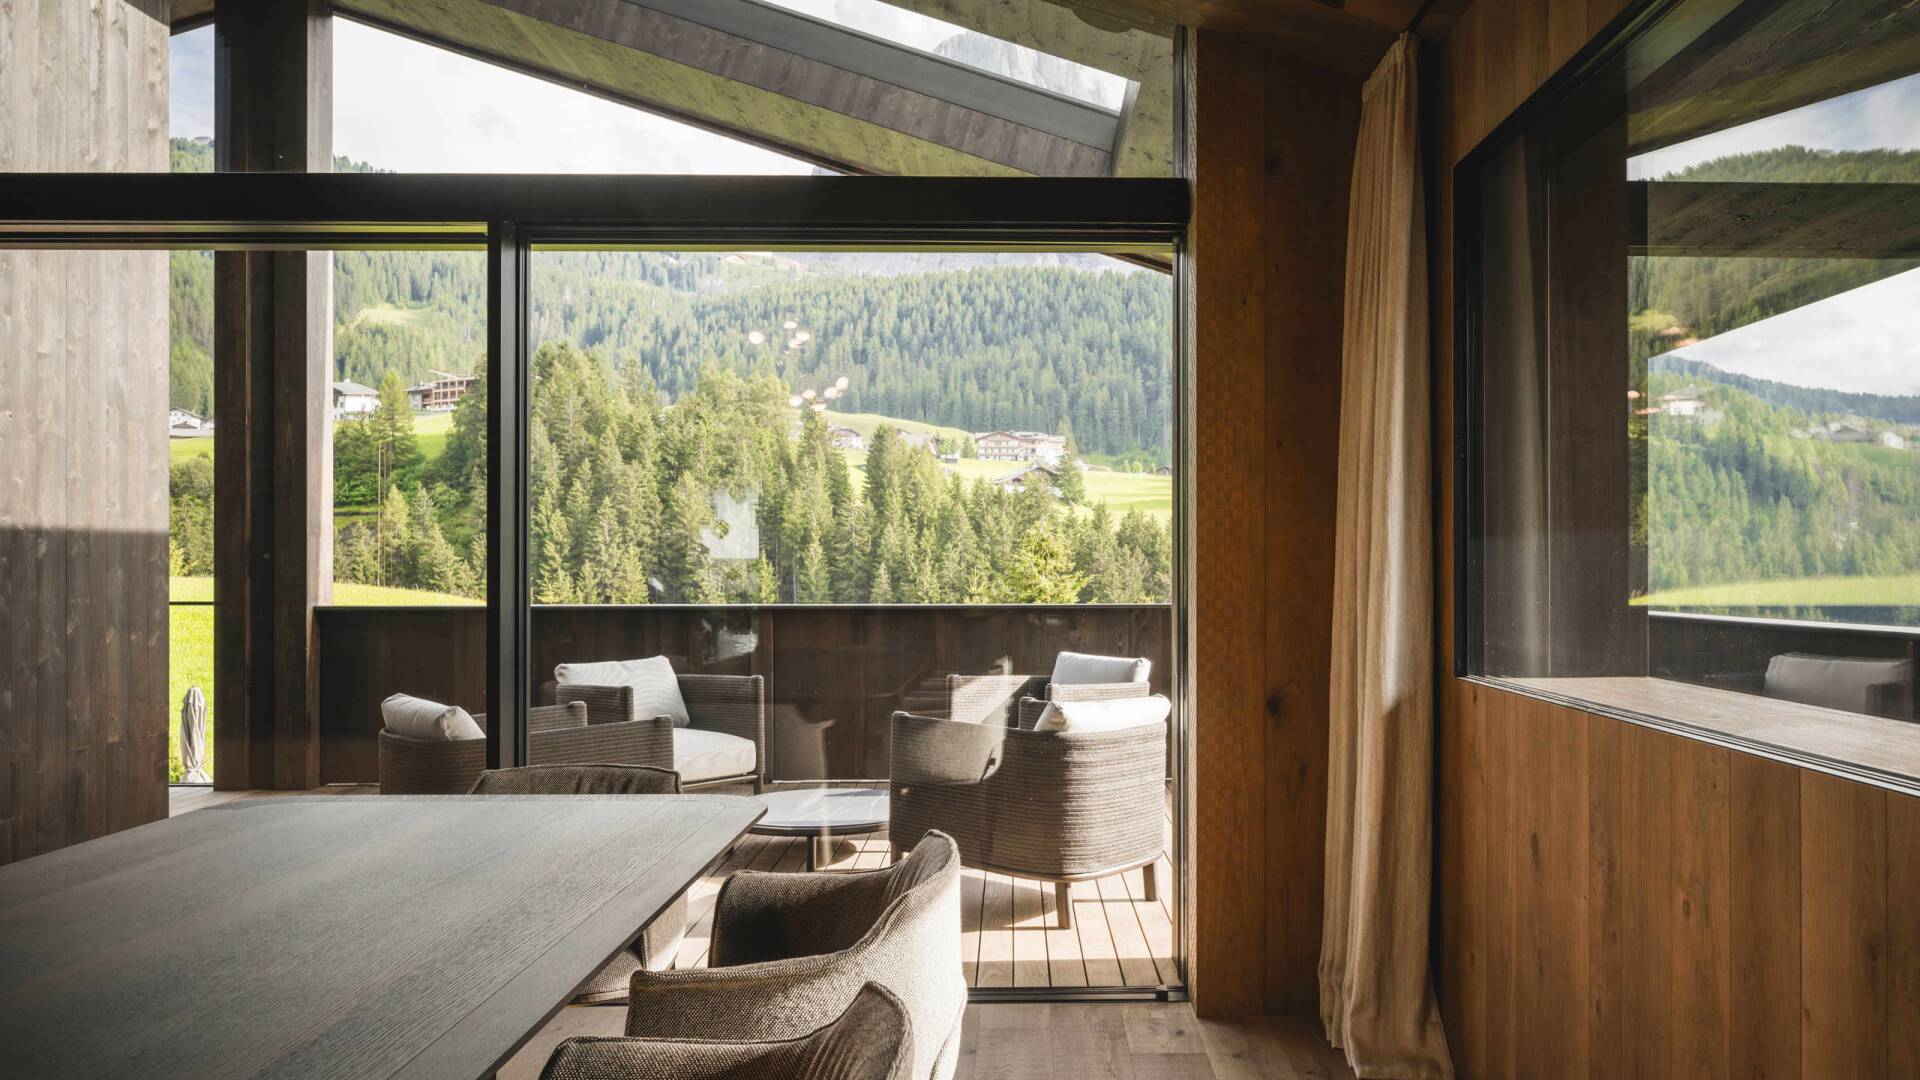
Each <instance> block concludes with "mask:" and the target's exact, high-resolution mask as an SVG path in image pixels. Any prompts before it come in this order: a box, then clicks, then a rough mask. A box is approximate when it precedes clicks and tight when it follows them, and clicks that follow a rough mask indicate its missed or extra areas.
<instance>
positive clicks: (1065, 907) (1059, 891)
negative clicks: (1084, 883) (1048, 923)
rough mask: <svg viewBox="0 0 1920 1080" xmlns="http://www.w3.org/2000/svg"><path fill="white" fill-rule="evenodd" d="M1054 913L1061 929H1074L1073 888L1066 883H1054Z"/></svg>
mask: <svg viewBox="0 0 1920 1080" xmlns="http://www.w3.org/2000/svg"><path fill="white" fill-rule="evenodd" d="M1053 912H1054V916H1055V918H1056V919H1057V920H1058V922H1059V925H1060V929H1062V930H1071V929H1073V886H1071V885H1069V884H1067V883H1066V882H1064V881H1056V882H1054V883H1053Z"/></svg>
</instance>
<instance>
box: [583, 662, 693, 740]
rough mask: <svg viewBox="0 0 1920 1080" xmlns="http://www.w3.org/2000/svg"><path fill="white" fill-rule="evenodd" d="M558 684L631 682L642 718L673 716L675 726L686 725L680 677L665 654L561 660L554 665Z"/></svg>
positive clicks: (616, 683)
mask: <svg viewBox="0 0 1920 1080" xmlns="http://www.w3.org/2000/svg"><path fill="white" fill-rule="evenodd" d="M553 681H554V682H557V683H559V684H560V685H561V686H631V687H633V706H634V710H635V715H636V716H638V717H640V718H641V719H643V720H644V719H648V718H650V717H655V716H671V717H673V726H674V727H686V726H687V723H688V720H687V703H686V700H685V699H684V698H682V697H681V696H680V680H679V679H678V678H676V677H674V674H673V662H672V661H670V660H668V659H667V658H666V657H664V656H649V657H647V658H646V659H645V660H603V661H601V662H600V663H597V664H561V665H560V666H559V667H556V668H554V669H553Z"/></svg>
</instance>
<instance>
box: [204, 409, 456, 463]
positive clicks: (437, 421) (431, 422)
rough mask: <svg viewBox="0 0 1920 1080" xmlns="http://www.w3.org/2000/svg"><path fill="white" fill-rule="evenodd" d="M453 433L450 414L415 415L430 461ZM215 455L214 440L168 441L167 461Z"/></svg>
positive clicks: (417, 436)
mask: <svg viewBox="0 0 1920 1080" xmlns="http://www.w3.org/2000/svg"><path fill="white" fill-rule="evenodd" d="M452 431H453V414H452V413H450V412H435V413H415V414H414V415H413V441H414V445H416V446H418V447H419V448H420V453H422V454H423V455H425V456H426V459H427V460H428V461H432V460H433V459H435V458H437V457H439V456H440V455H441V454H444V453H446V451H447V435H448V434H449V433H450V432H452ZM211 453H213V440H212V439H211V438H206V439H168V440H167V459H168V460H169V461H170V462H181V461H185V460H186V459H188V458H190V457H193V456H195V455H197V454H211Z"/></svg>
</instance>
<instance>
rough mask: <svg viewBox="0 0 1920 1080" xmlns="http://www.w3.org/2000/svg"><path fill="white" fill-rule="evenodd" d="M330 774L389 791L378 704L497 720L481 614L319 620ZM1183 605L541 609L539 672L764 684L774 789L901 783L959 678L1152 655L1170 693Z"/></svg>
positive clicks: (536, 626)
mask: <svg viewBox="0 0 1920 1080" xmlns="http://www.w3.org/2000/svg"><path fill="white" fill-rule="evenodd" d="M318 622H319V635H318V636H319V653H320V659H319V663H320V681H321V690H320V725H321V743H322V745H321V774H322V781H323V782H325V783H372V782H374V781H376V780H377V779H378V761H377V755H376V753H375V741H374V740H375V736H376V734H377V733H378V732H379V730H380V707H379V706H380V701H381V700H382V699H383V698H385V697H386V696H387V695H388V694H392V693H396V692H404V693H409V694H415V695H418V696H421V697H427V698H432V699H434V700H437V701H446V702H449V703H452V704H458V705H461V706H463V707H465V708H467V709H469V710H472V711H480V710H482V709H484V708H486V681H485V666H486V622H485V612H484V611H483V610H482V609H480V608H341V607H336V608H322V609H320V611H319V618H318ZM1172 623H1173V618H1172V609H1171V608H1169V607H1166V606H1164V605H1143V606H1091V605H1089V606H1055V607H1035V606H972V607H969V606H950V607H949V606H937V607H906V606H900V607H894V606H882V607H874V606H852V605H845V606H832V607H825V606H823V607H800V606H791V607H745V606H742V607H719V608H694V607H669V606H650V605H640V606H631V607H574V606H565V607H562V606H555V607H546V606H542V607H536V608H534V610H533V619H532V628H533V642H532V649H531V652H532V655H533V672H532V680H531V681H532V685H533V686H534V687H535V688H536V693H538V694H544V692H545V688H546V686H547V684H548V683H550V682H551V681H552V679H553V669H554V667H555V666H556V665H558V664H561V663H566V662H586V661H594V660H624V659H633V658H635V657H643V656H656V655H663V656H666V657H667V658H668V659H670V660H671V661H672V662H673V665H674V668H675V670H678V671H682V672H698V673H707V674H729V675H751V674H757V675H761V676H764V677H765V678H766V681H767V699H768V700H767V713H768V725H767V726H768V758H769V765H770V773H771V778H772V779H775V780H813V779H877V778H882V777H885V776H886V775H887V751H888V718H889V717H890V716H891V715H892V714H893V712H894V710H896V709H910V710H918V711H922V712H937V711H938V710H939V709H941V708H943V707H944V701H945V677H946V676H947V675H948V674H950V673H983V672H990V671H1003V670H1004V671H1010V672H1015V673H1020V674H1031V675H1045V674H1046V673H1048V672H1049V671H1051V670H1052V668H1053V660H1054V657H1055V656H1056V655H1057V654H1058V653H1059V652H1061V651H1062V650H1074V651H1077V652H1096V653H1105V654H1109V655H1118V656H1144V657H1146V658H1147V659H1148V660H1150V661H1151V662H1152V664H1153V675H1152V679H1151V682H1152V685H1153V688H1154V690H1155V692H1157V693H1163V694H1164V693H1167V692H1168V688H1169V685H1170V679H1171V675H1172V670H1173V656H1172V632H1173V631H1172Z"/></svg>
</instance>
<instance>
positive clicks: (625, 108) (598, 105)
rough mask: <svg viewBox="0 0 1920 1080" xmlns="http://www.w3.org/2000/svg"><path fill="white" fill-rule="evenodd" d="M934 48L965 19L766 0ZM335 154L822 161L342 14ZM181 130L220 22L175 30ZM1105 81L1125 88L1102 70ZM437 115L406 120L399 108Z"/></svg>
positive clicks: (801, 170)
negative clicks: (399, 119) (397, 115)
mask: <svg viewBox="0 0 1920 1080" xmlns="http://www.w3.org/2000/svg"><path fill="white" fill-rule="evenodd" d="M769 2H771V3H775V4H777V5H778V6H780V7H784V8H789V9H791V10H794V11H798V12H801V13H803V14H807V15H812V16H814V17H815V18H820V19H824V20H827V21H829V22H836V23H839V24H840V25H843V26H847V27H850V28H853V29H857V30H860V31H862V32H864V33H868V34H871V35H873V36H875V37H880V38H884V39H886V40H889V41H894V42H897V43H899V44H903V45H907V46H909V47H912V48H916V49H922V50H925V51H928V52H931V51H933V50H934V49H935V48H936V47H938V46H939V44H940V43H941V42H942V41H944V40H946V39H947V38H949V37H952V36H954V35H955V34H959V33H961V32H962V30H961V28H960V27H957V26H954V25H952V24H951V23H945V22H941V21H940V20H938V19H933V18H929V17H928V16H925V15H921V14H918V13H916V12H911V11H907V10H904V9H902V8H897V7H894V6H892V5H890V4H885V3H881V2H879V0H769ZM333 58H334V80H333V82H334V87H333V94H334V104H333V146H334V152H335V153H338V154H344V155H346V156H347V157H350V158H353V159H355V160H357V161H364V162H367V163H369V164H371V165H374V166H375V167H377V168H381V169H391V170H393V171H396V172H556V173H693V174H700V173H726V174H796V173H797V174H805V173H808V172H811V171H812V168H813V167H812V165H811V164H809V163H807V162H804V161H801V160H799V159H797V158H791V157H787V156H785V155H783V154H779V153H775V152H773V151H771V150H765V149H762V148H760V147H757V146H753V145H751V144H749V143H744V142H740V141H737V140H734V139H729V138H727V137H725V136H723V135H715V134H712V133H710V132H706V131H702V130H700V129H699V128H695V127H691V126H689V125H686V124H681V123H678V122H676V121H673V120H668V119H666V118H664V117H658V116H653V115H651V114H649V113H646V112H644V111H642V110H640V109H636V108H633V107H632V106H629V105H622V104H617V103H615V102H611V101H606V100H603V99H601V98H596V97H593V96H591V95H588V94H583V93H581V92H580V91H578V90H573V89H569V88H567V87H563V86H559V85H557V84H554V83H549V82H545V81H542V80H540V79H535V78H533V77H531V76H527V75H522V74H519V73H517V72H513V71H508V70H506V69H504V68H499V67H495V66H494V65H491V64H487V63H485V62H482V61H479V60H474V59H470V58H468V57H464V56H461V55H459V54H457V53H453V52H449V51H447V50H443V49H436V48H432V47H430V46H426V45H422V44H420V43H419V42H415V41H410V40H408V39H406V38H402V37H399V36H397V35H394V34H388V33H385V32H383V31H379V30H375V29H373V28H371V27H368V26H366V25H364V24H361V23H356V22H353V21H352V20H350V19H336V20H334V32H333ZM172 80H173V90H172V99H171V107H172V117H171V128H172V133H173V134H174V135H176V136H184V137H192V136H196V135H212V134H213V28H212V27H210V26H209V27H203V28H201V29H199V30H194V31H191V32H189V33H185V34H180V35H178V36H176V37H175V38H174V39H173V49H172ZM1096 83H1097V84H1098V85H1099V86H1100V88H1101V89H1102V90H1103V91H1106V92H1111V93H1112V96H1115V97H1116V98H1117V96H1118V92H1117V90H1115V88H1114V87H1112V86H1108V85H1106V84H1107V83H1116V84H1118V86H1121V87H1124V85H1125V80H1124V79H1121V78H1120V77H1119V76H1110V75H1105V74H1104V73H1101V77H1100V78H1099V79H1097V80H1096ZM396 109H405V111H406V115H408V116H413V117H418V116H426V117H432V118H433V120H434V122H433V123H431V124H424V125H423V124H412V123H409V124H397V123H394V122H393V116H394V111H395V110H396Z"/></svg>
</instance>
